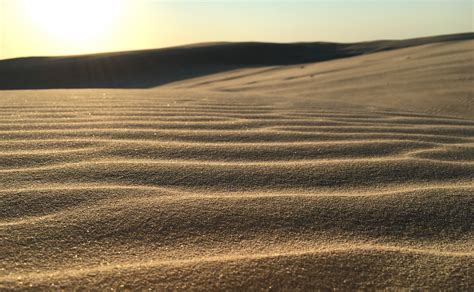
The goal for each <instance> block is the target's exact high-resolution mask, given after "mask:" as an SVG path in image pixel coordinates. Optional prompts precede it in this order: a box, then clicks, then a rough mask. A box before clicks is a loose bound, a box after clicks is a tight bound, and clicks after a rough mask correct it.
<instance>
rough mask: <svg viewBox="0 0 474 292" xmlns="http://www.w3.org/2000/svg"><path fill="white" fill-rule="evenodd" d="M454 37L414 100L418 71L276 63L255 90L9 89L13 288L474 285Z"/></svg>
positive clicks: (7, 176)
mask: <svg viewBox="0 0 474 292" xmlns="http://www.w3.org/2000/svg"><path fill="white" fill-rule="evenodd" d="M446 46H447V47H446ZM446 46H442V47H441V48H440V49H442V50H443V52H445V54H441V55H438V56H436V54H435V56H432V57H430V58H431V59H429V62H428V63H427V64H426V66H425V67H423V68H424V69H417V70H421V71H419V74H420V75H421V76H423V77H420V79H423V80H425V81H426V82H419V83H418V84H419V87H420V91H422V90H421V88H425V89H426V92H424V94H423V95H413V96H412V101H411V103H412V104H413V105H414V106H413V107H411V108H408V107H406V106H405V105H404V104H403V101H404V100H408V97H407V96H408V91H409V90H410V89H407V88H405V87H402V86H400V83H397V84H398V85H396V86H387V87H386V91H377V92H379V93H380V96H379V100H376V101H375V102H373V101H371V100H372V99H364V98H363V97H362V92H363V91H362V89H360V91H358V92H356V93H354V94H350V92H351V89H350V88H352V86H353V85H354V84H355V83H351V82H352V81H350V80H348V79H347V78H348V76H349V73H348V71H347V70H341V73H340V74H341V75H331V76H329V77H328V76H325V77H324V78H326V77H327V78H329V79H331V80H333V82H334V84H333V85H335V84H336V81H334V80H339V83H338V84H339V85H341V86H342V85H344V86H347V88H348V89H347V90H346V91H341V87H337V86H336V87H333V90H334V92H331V90H329V89H328V90H327V95H325V94H323V93H321V92H318V91H316V90H315V89H311V86H314V88H316V87H317V83H310V82H307V81H305V82H306V83H304V84H303V83H300V85H299V86H297V85H296V84H294V83H292V82H293V81H291V79H287V81H282V80H280V81H279V82H277V81H275V80H276V79H275V78H274V76H273V75H272V74H275V72H276V71H274V70H275V69H270V68H267V69H266V70H267V73H261V74H256V75H255V74H254V75H255V76H256V77H254V78H256V79H257V80H253V81H259V80H268V81H266V82H269V84H270V85H266V84H263V85H262V84H261V86H260V87H259V85H258V83H255V84H254V86H253V87H252V88H244V87H245V86H242V85H241V84H242V82H240V79H239V78H237V79H233V80H232V81H231V79H226V78H228V77H229V76H228V75H223V76H209V77H206V78H208V79H206V80H192V81H188V82H186V83H180V84H174V85H173V86H174V87H173V88H158V89H153V90H52V91H4V92H1V93H0V208H1V210H2V212H0V241H1V244H0V255H1V256H0V257H1V266H0V288H4V289H8V288H26V289H32V290H34V289H37V288H43V289H55V288H65V289H72V288H86V289H94V288H95V289H97V288H98V289H101V288H110V287H111V288H124V289H127V288H129V289H147V288H155V289H198V290H206V289H220V290H222V289H259V290H271V289H291V290H298V289H299V290H307V289H325V288H341V289H354V288H372V289H374V288H379V289H383V288H418V289H447V290H469V289H472V288H473V287H474V277H473V274H474V268H473V267H474V248H473V246H474V236H473V228H472V217H473V214H474V212H473V211H474V210H473V206H474V196H473V193H474V183H473V179H474V175H473V174H474V157H473V152H474V143H473V140H474V119H473V117H472V116H470V115H469V112H468V111H467V110H466V109H465V107H472V104H473V102H472V96H468V94H469V90H470V89H469V88H468V87H466V86H468V84H469V82H468V81H467V80H464V81H462V80H461V81H455V80H454V81H453V80H451V82H453V84H456V86H454V87H450V88H444V89H443V91H436V90H433V87H432V84H434V83H436V82H438V81H439V82H442V83H443V84H449V81H448V79H449V78H451V77H452V76H455V74H457V73H455V72H460V73H458V74H459V75H462V72H464V71H463V70H465V64H464V63H461V62H458V63H456V62H454V63H453V62H450V61H452V60H453V58H454V59H456V58H458V59H460V58H461V57H460V56H459V54H466V52H465V51H462V50H453V49H454V48H460V47H462V48H465V46H466V44H465V43H457V44H450V45H446ZM409 50H411V49H409ZM460 51H462V52H461V53H460ZM431 52H435V51H434V49H432V50H431ZM405 53H406V52H405ZM405 53H404V52H400V51H398V53H396V54H395V55H394V56H396V57H394V58H399V57H400V56H402V55H403V54H405ZM412 53H413V52H412ZM381 54H394V52H389V53H381ZM371 56H372V58H375V59H376V60H377V61H376V62H375V61H374V63H376V66H378V67H380V68H381V67H383V66H382V62H383V60H386V63H385V67H384V68H385V69H384V70H385V71H384V72H385V74H386V75H385V76H384V78H387V79H391V80H398V82H402V81H406V80H408V79H406V78H407V76H409V77H410V76H412V75H411V74H412V73H413V71H410V70H414V69H409V68H404V69H403V70H404V71H403V72H405V74H402V75H397V73H396V72H395V73H394V72H392V73H390V72H391V71H393V70H394V68H396V67H398V66H402V67H403V66H405V65H406V64H405V63H404V62H394V61H393V59H391V58H390V57H387V55H383V56H385V57H386V58H385V59H384V58H383V57H380V55H371ZM440 56H441V57H440ZM367 57H369V56H365V57H357V58H354V59H348V60H345V61H334V62H338V63H331V64H329V63H328V64H322V65H321V66H348V65H350V64H353V62H359V61H364V60H366V59H362V60H361V59H358V58H367ZM405 57H406V56H405ZM400 58H401V57H400ZM445 58H447V59H445ZM434 60H437V61H436V62H435V61H434ZM443 60H448V61H446V62H443ZM339 62H346V63H344V64H343V63H339ZM443 64H444V65H443ZM311 66H313V65H311ZM433 66H435V67H437V68H438V69H439V74H435V73H433V71H432V68H433ZM443 66H444V67H443ZM278 70H280V71H281V72H279V73H278V74H280V75H279V76H280V77H281V76H286V77H284V78H288V77H290V76H292V75H288V74H287V75H285V74H286V73H285V74H284V71H285V70H289V71H287V73H291V74H293V73H294V71H295V70H296V69H295V68H284V67H282V68H278ZM299 70H306V69H299ZM311 70H315V68H313V69H311ZM354 70H357V69H354ZM423 70H425V71H423ZM395 71H396V70H395ZM428 71H429V72H431V73H430V74H425V73H426V72H428ZM453 72H454V73H453ZM236 73H238V72H233V73H226V74H236ZM267 74H270V75H267ZM282 74H283V75H282ZM331 74H333V73H331ZM390 74H392V75H390ZM359 77H360V75H355V76H354V78H355V81H354V82H356V83H359V84H361V80H360V79H359ZM404 78H405V79H404ZM410 78H411V77H410ZM467 78H469V77H467ZM329 79H327V80H329ZM218 80H221V81H218ZM440 80H441V81H440ZM379 81H380V79H379V78H378V76H372V77H369V76H366V77H365V78H364V83H363V86H365V90H366V92H367V94H373V91H371V90H370V88H373V87H371V85H374V84H375V86H379V85H378V82H379ZM203 82H207V83H203ZM221 82H234V83H233V84H227V85H225V86H224V85H223V84H222V83H221ZM250 82H252V81H250ZM262 82H263V81H262ZM243 83H245V82H243ZM278 84H279V87H277V86H276V85H278ZM311 84H312V85H311ZM407 84H408V82H407ZM416 84H417V81H416V80H415V81H411V82H409V88H413V87H414V86H415V85H416ZM272 86H274V88H275V90H277V91H279V93H278V94H277V93H274V92H271V90H269V88H270V87H272ZM397 86H398V88H399V91H398V94H397V90H396V88H397ZM177 87H180V88H181V90H180V89H176V88H177ZM193 87H195V88H194V89H192V88H193ZM226 88H228V89H229V90H227V92H226ZM297 88H301V92H300V93H301V94H298V91H297ZM311 90H314V95H311V94H310V92H311ZM228 91H231V92H228ZM420 91H418V92H420ZM336 92H337V93H338V94H339V96H340V97H339V98H338V99H337V100H334V96H335V94H336ZM456 92H457V93H458V94H457V93H456ZM460 92H464V93H465V95H460V94H459V93H460ZM466 92H467V94H466ZM430 94H432V95H431V96H432V99H429V98H428V97H427V96H429V95H430ZM450 98H452V99H450ZM459 98H460V99H462V100H464V102H465V103H464V108H461V107H459V105H458V104H457V102H458V100H459ZM384 100H385V101H386V102H385V104H386V106H383V104H384V102H383V101H384ZM450 100H451V103H450ZM423 104H424V105H426V107H425V108H423ZM446 105H448V106H447V107H446Z"/></svg>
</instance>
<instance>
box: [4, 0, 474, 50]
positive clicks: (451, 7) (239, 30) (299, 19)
mask: <svg viewBox="0 0 474 292" xmlns="http://www.w3.org/2000/svg"><path fill="white" fill-rule="evenodd" d="M473 6H474V1H473V0H418V1H416V0H415V1H411V0H361V1H359V0H332V1H329V0H327V1H319V0H313V1H289V0H288V1H276V0H260V1H258V0H257V1H246V2H244V1H232V0H214V1H196V0H194V1H193V0H187V1H181V0H175V1H173V0H167V1H166V0H0V59H4V58H13V57H23V56H39V55H41V56H45V55H70V54H85V53H95V52H110V51H124V50H137V49H147V48H159V47H167V46H174V45H182V44H190V43H198V42H215V41H269V42H296V41H335V42H356V41H364V40H373V39H399V38H411V37H418V36H430V35H439V34H450V33H458V32H470V31H473V30H474V27H473V17H474V16H473V15H474V8H473Z"/></svg>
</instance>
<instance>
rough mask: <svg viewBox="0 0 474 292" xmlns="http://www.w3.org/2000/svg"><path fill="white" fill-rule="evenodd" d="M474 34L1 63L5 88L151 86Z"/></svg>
mask: <svg viewBox="0 0 474 292" xmlns="http://www.w3.org/2000/svg"><path fill="white" fill-rule="evenodd" d="M472 39H474V34H473V33H464V34H457V35H445V36H437V37H426V38H417V39H411V40H400V41H391V40H387V41H373V42H365V43H352V44H342V43H294V44H276V43H211V44H200V45H194V46H193V45H191V46H182V47H173V48H165V49H158V50H147V51H133V52H121V53H110V54H96V55H84V56H70V57H32V58H20V59H12V60H4V61H0V89H54V88H150V87H154V86H158V85H163V84H167V83H171V82H175V81H180V80H185V79H189V78H194V77H199V76H205V75H209V74H215V73H219V72H225V71H230V70H233V69H239V68H246V67H262V66H274V65H291V64H303V63H311V62H320V61H328V60H333V59H339V58H347V57H353V56H358V55H363V54H369V53H375V52H380V51H387V50H395V49H400V48H407V47H413V46H419V45H426V44H432V43H439V42H451V41H461V40H472Z"/></svg>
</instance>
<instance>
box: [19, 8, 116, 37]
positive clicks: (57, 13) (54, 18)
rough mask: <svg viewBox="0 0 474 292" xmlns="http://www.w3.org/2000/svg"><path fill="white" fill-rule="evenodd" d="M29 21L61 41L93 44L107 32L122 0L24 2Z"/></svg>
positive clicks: (111, 26)
mask: <svg viewBox="0 0 474 292" xmlns="http://www.w3.org/2000/svg"><path fill="white" fill-rule="evenodd" d="M24 5H25V7H24V8H25V10H26V11H27V13H28V17H29V18H30V20H31V22H32V23H33V24H34V25H36V26H37V27H38V28H39V29H41V30H42V31H43V32H44V33H45V34H47V35H48V39H50V38H54V39H55V40H56V41H61V42H93V41H95V40H97V39H98V38H101V37H102V36H104V35H105V34H107V33H109V32H110V31H111V30H112V28H113V26H114V23H115V22H116V21H118V18H119V14H120V12H121V10H122V9H123V7H122V6H123V4H122V0H67V1H66V0H24Z"/></svg>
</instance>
